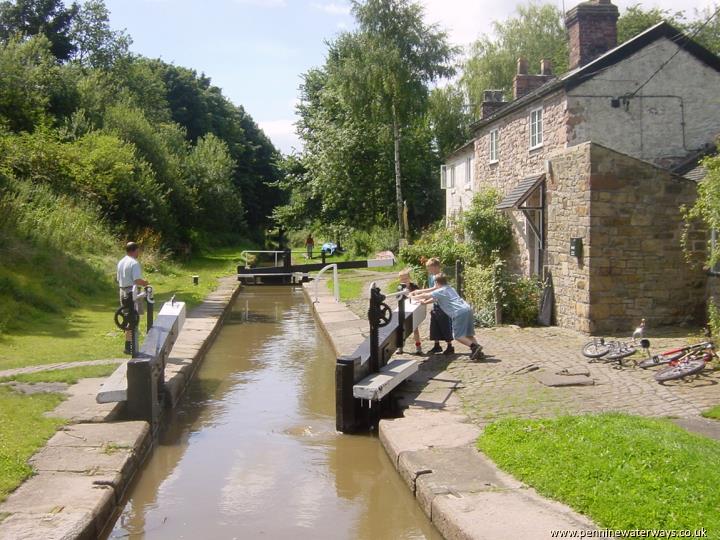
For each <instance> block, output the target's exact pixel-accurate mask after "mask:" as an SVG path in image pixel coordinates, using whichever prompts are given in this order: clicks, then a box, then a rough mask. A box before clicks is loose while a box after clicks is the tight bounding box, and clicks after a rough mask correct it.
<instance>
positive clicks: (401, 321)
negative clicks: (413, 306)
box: [397, 287, 405, 351]
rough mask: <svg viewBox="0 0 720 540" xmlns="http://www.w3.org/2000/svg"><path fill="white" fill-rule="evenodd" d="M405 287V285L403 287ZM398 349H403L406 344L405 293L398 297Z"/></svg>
mask: <svg viewBox="0 0 720 540" xmlns="http://www.w3.org/2000/svg"><path fill="white" fill-rule="evenodd" d="M403 288H404V287H403ZM397 341H398V344H397V346H398V349H400V350H401V351H402V348H403V345H404V344H405V295H404V294H403V295H402V296H400V297H398V327H397Z"/></svg>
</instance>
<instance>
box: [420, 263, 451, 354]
mask: <svg viewBox="0 0 720 540" xmlns="http://www.w3.org/2000/svg"><path fill="white" fill-rule="evenodd" d="M425 268H427V272H428V286H429V288H427V289H423V290H421V291H419V292H420V293H428V292H430V291H433V290H435V276H436V275H438V274H440V272H441V269H440V259H437V258H435V257H433V258H432V259H429V260H427V261H426V262H425ZM452 336H453V335H452V321H450V317H448V316H447V315H446V314H445V312H444V311H443V310H441V309H440V307H439V306H438V305H437V304H435V305H434V306H433V309H432V311H431V312H430V339H432V340H433V341H434V342H435V346H434V347H433V348H432V349H430V350H429V351H428V354H437V353H441V352H443V350H442V347H440V342H441V341H445V342H446V343H447V348H446V349H445V351H444V352H443V354H447V355H450V354H455V348H454V347H453V344H452V339H453V337H452Z"/></svg>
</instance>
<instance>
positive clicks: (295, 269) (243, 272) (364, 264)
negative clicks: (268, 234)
mask: <svg viewBox="0 0 720 540" xmlns="http://www.w3.org/2000/svg"><path fill="white" fill-rule="evenodd" d="M328 264H337V267H338V270H349V269H355V268H380V267H382V266H392V265H393V264H395V260H394V259H369V260H365V261H338V262H326V263H325V264H323V263H312V264H291V265H289V266H270V267H258V268H245V267H244V266H238V269H237V271H238V279H240V278H241V277H242V276H247V275H255V274H258V275H259V274H262V275H270V274H307V273H310V272H319V271H320V270H322V269H323V268H325V267H326V266H327V265H328Z"/></svg>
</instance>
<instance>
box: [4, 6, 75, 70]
mask: <svg viewBox="0 0 720 540" xmlns="http://www.w3.org/2000/svg"><path fill="white" fill-rule="evenodd" d="M79 9H80V8H79V7H78V5H77V4H76V3H75V2H73V3H72V4H71V5H70V7H68V8H66V7H65V5H64V4H63V2H62V0H15V1H9V0H6V1H4V2H1V3H0V39H2V40H3V41H8V40H9V39H11V38H12V37H13V36H20V37H31V36H37V35H44V36H45V37H46V38H47V39H48V40H49V41H50V51H51V52H52V54H53V56H55V58H57V59H58V60H68V59H69V58H70V57H71V56H72V55H73V53H74V52H75V48H76V46H75V44H74V43H73V41H72V39H71V37H70V27H71V25H72V23H73V19H74V18H75V16H76V15H77V13H78V11H79Z"/></svg>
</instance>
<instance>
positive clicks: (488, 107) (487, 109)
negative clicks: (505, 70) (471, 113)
mask: <svg viewBox="0 0 720 540" xmlns="http://www.w3.org/2000/svg"><path fill="white" fill-rule="evenodd" d="M505 105H507V101H505V96H504V95H503V91H502V90H485V91H484V92H483V100H482V103H481V104H480V119H481V120H482V119H485V118H489V117H490V116H492V115H493V114H495V113H496V112H497V111H498V110H499V109H501V108H502V107H504V106H505Z"/></svg>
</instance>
